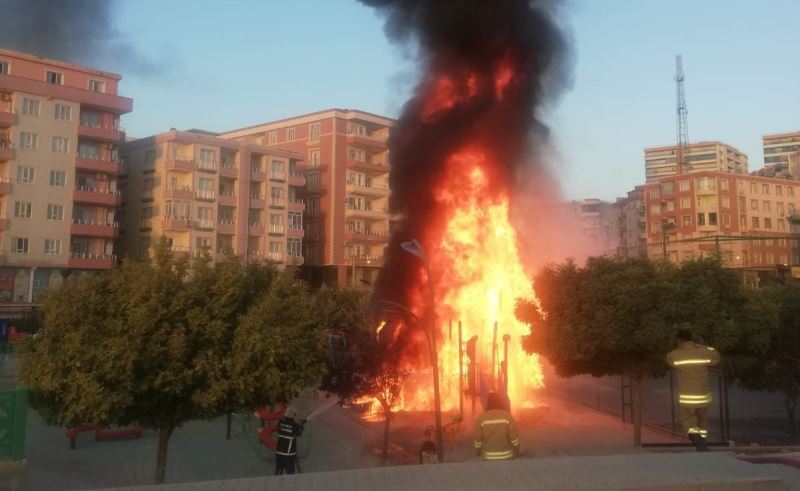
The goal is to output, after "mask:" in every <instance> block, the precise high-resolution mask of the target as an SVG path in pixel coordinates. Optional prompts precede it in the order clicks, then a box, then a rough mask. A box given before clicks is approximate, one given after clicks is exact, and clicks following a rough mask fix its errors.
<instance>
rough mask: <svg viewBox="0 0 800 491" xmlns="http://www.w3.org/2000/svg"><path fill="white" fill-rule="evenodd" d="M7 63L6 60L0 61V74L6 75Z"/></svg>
mask: <svg viewBox="0 0 800 491" xmlns="http://www.w3.org/2000/svg"><path fill="white" fill-rule="evenodd" d="M8 69H9V65H8V62H7V61H0V75H8Z"/></svg>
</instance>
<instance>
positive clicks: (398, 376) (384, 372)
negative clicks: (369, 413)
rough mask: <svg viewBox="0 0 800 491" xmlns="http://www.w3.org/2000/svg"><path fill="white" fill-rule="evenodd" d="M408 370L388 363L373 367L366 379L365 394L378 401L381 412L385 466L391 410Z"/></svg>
mask: <svg viewBox="0 0 800 491" xmlns="http://www.w3.org/2000/svg"><path fill="white" fill-rule="evenodd" d="M409 373H410V372H409V370H407V369H404V368H398V367H397V366H395V365H393V364H390V363H381V364H380V365H378V366H376V367H374V369H373V370H372V371H371V373H370V376H369V378H368V384H367V387H366V391H365V392H366V394H368V395H370V396H372V397H374V398H375V399H377V400H378V402H379V403H380V405H381V409H382V410H383V451H382V452H381V464H382V465H386V461H387V459H388V457H389V427H390V426H391V423H392V409H393V408H394V406H395V405H396V404H397V403H398V402H399V400H400V392H401V391H402V390H403V384H404V383H405V381H406V379H407V378H408V375H409Z"/></svg>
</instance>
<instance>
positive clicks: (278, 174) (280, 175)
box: [269, 170, 286, 182]
mask: <svg viewBox="0 0 800 491" xmlns="http://www.w3.org/2000/svg"><path fill="white" fill-rule="evenodd" d="M269 180H270V181H277V182H284V181H286V173H285V172H283V171H281V170H274V171H272V172H270V173H269Z"/></svg>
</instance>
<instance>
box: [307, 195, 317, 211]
mask: <svg viewBox="0 0 800 491" xmlns="http://www.w3.org/2000/svg"><path fill="white" fill-rule="evenodd" d="M317 213H319V198H309V200H308V214H309V215H316V214H317Z"/></svg>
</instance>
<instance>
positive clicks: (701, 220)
mask: <svg viewBox="0 0 800 491" xmlns="http://www.w3.org/2000/svg"><path fill="white" fill-rule="evenodd" d="M705 224H706V214H705V213H698V214H697V225H705Z"/></svg>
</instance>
